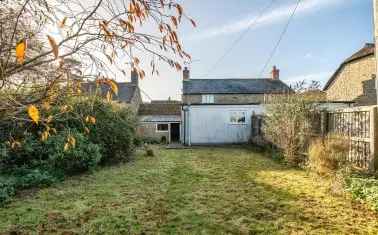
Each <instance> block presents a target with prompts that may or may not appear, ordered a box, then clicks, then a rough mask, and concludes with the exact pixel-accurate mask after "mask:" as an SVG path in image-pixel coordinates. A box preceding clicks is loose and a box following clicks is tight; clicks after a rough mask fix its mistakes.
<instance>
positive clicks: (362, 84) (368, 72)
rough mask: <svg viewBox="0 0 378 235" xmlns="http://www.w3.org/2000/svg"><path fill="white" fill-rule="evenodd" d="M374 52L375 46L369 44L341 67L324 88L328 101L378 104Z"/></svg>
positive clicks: (358, 104)
mask: <svg viewBox="0 0 378 235" xmlns="http://www.w3.org/2000/svg"><path fill="white" fill-rule="evenodd" d="M374 52H375V45H374V44H371V43H367V44H366V45H365V46H364V47H363V48H362V49H360V50H359V51H357V52H356V53H355V54H353V55H352V56H351V57H349V58H348V59H346V60H345V61H344V62H343V63H342V64H341V65H340V66H339V68H338V69H337V70H336V72H335V73H334V74H333V75H332V77H331V78H330V79H329V80H328V82H327V83H326V85H325V87H324V91H325V92H326V94H327V100H328V101H331V102H332V101H346V102H354V103H355V105H357V106H360V105H375V104H377V96H376V95H377V93H376V89H375V76H376V75H375V74H376V70H375V69H376V59H375V54H374Z"/></svg>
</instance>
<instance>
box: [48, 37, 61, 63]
mask: <svg viewBox="0 0 378 235" xmlns="http://www.w3.org/2000/svg"><path fill="white" fill-rule="evenodd" d="M47 38H48V39H49V43H50V46H51V48H52V52H53V54H54V56H55V59H58V57H59V48H58V44H56V41H55V39H54V38H53V37H51V36H50V35H47Z"/></svg>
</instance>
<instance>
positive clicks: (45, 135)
mask: <svg viewBox="0 0 378 235" xmlns="http://www.w3.org/2000/svg"><path fill="white" fill-rule="evenodd" d="M49 136H50V133H49V132H48V131H44V132H43V133H42V135H41V140H42V141H46V140H47V139H48V138H49Z"/></svg>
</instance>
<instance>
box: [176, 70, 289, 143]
mask: <svg viewBox="0 0 378 235" xmlns="http://www.w3.org/2000/svg"><path fill="white" fill-rule="evenodd" d="M289 92H292V90H291V89H290V87H289V86H287V85H286V84H285V83H284V82H282V81H281V80H280V77H279V70H278V69H277V68H276V67H274V68H273V71H272V77H271V78H256V79H191V78H190V72H189V70H188V69H187V68H185V70H184V71H183V94H182V100H183V107H182V128H181V129H182V131H181V132H182V134H181V141H182V143H185V144H187V145H201V144H237V143H247V142H249V141H250V138H251V131H252V124H251V118H252V115H254V114H256V115H261V114H263V113H264V111H265V108H264V105H265V104H266V103H267V102H268V100H269V97H271V96H274V95H282V94H287V93H289Z"/></svg>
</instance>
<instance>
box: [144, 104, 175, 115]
mask: <svg viewBox="0 0 378 235" xmlns="http://www.w3.org/2000/svg"><path fill="white" fill-rule="evenodd" d="M138 115H140V116H148V115H160V116H161V115H181V103H150V104H141V105H140V107H139V112H138Z"/></svg>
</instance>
